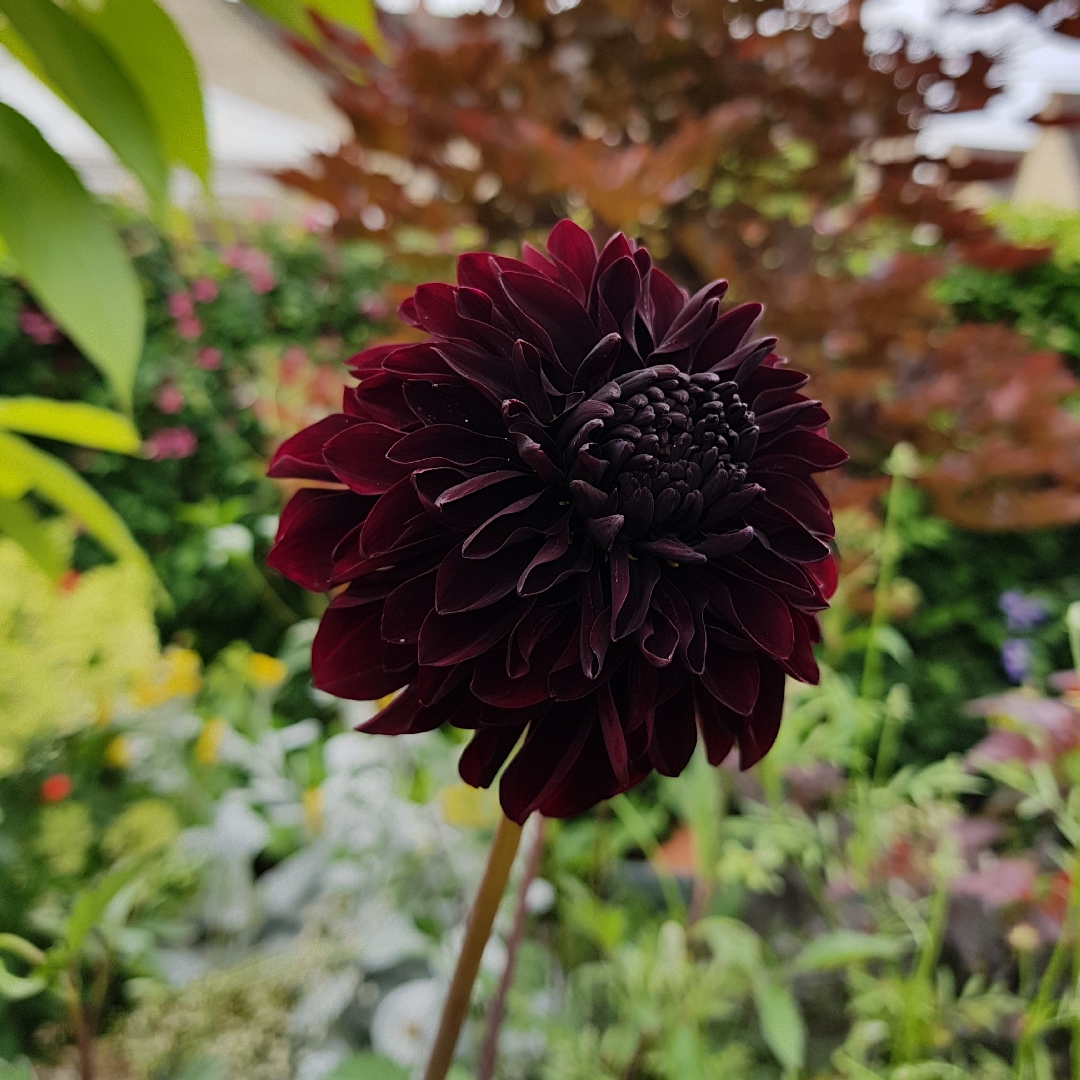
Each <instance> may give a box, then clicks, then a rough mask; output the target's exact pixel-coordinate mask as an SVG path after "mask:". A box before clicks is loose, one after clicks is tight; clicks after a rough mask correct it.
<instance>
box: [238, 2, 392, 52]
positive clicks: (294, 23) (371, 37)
mask: <svg viewBox="0 0 1080 1080" xmlns="http://www.w3.org/2000/svg"><path fill="white" fill-rule="evenodd" d="M247 2H248V4H249V5H250V6H251V7H253V8H256V9H257V10H258V11H261V12H262V13H263V14H264V15H267V16H269V17H270V18H271V19H273V20H274V21H275V22H277V23H280V24H281V25H282V26H284V27H285V29H286V30H291V31H292V32H293V33H294V34H297V35H298V36H300V37H302V38H305V39H306V40H308V41H318V39H319V34H318V31H317V30H316V28H315V25H314V23H312V21H311V18H310V16H309V15H308V9H309V8H310V9H311V10H312V11H315V12H318V14H319V15H321V16H322V17H323V18H324V19H329V20H330V22H335V23H337V24H338V25H339V26H344V27H345V28H346V29H348V30H352V31H353V32H354V33H357V34H359V35H360V36H361V37H362V38H363V39H364V41H366V42H367V44H368V45H369V46H370V47H371V51H372V52H373V53H375V55H376V56H377V57H379V59H380V60H383V61H389V58H390V50H389V49H388V48H387V47H386V41H385V39H384V38H383V36H382V33H381V31H380V30H379V23H378V20H377V18H376V11H375V4H374V3H373V0H310V2H309V3H303V2H301V0H247Z"/></svg>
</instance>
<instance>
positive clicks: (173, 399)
mask: <svg viewBox="0 0 1080 1080" xmlns="http://www.w3.org/2000/svg"><path fill="white" fill-rule="evenodd" d="M154 402H155V404H156V405H157V407H158V408H159V409H160V410H161V411H162V412H163V413H178V412H179V411H180V410H181V409H182V408H183V407H184V395H183V394H182V393H181V392H180V390H179V388H178V387H175V386H173V385H172V384H171V383H165V384H164V385H162V386H161V387H160V388H159V389H158V392H157V397H156V398H154Z"/></svg>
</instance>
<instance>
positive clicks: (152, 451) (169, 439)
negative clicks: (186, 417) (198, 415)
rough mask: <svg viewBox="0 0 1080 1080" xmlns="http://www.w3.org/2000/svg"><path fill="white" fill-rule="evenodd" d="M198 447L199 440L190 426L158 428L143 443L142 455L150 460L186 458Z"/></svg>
mask: <svg viewBox="0 0 1080 1080" xmlns="http://www.w3.org/2000/svg"><path fill="white" fill-rule="evenodd" d="M198 448H199V440H198V439H197V438H196V437H195V433H194V432H193V431H192V430H191V428H187V427H167V428H159V429H158V430H157V431H155V432H154V433H153V435H151V436H150V437H149V438H148V439H147V440H146V441H145V442H144V443H143V455H144V456H145V457H148V458H149V459H150V460H151V461H165V460H166V459H167V458H186V457H191V455H192V454H194V453H195V451H196V450H197V449H198Z"/></svg>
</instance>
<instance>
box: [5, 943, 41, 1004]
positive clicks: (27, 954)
mask: <svg viewBox="0 0 1080 1080" xmlns="http://www.w3.org/2000/svg"><path fill="white" fill-rule="evenodd" d="M0 950H3V951H4V952H8V953H11V954H12V955H13V956H17V957H19V959H20V960H25V961H26V962H27V963H28V964H32V965H33V966H34V967H38V966H39V965H40V964H42V963H43V962H44V960H45V954H44V953H43V952H42V951H41V950H40V949H39V948H38V947H37V946H36V945H35V944H34V943H33V942H32V941H27V940H26V938H22V937H19V936H18V935H17V934H0ZM44 989H45V980H44V979H40V978H37V977H34V976H32V977H29V978H23V977H22V976H19V975H12V973H11V972H10V971H8V969H7V968H6V967H4V964H3V962H2V961H0V998H7V999H8V1000H9V1001H21V1000H22V999H23V998H28V997H33V996H34V995H35V994H40V993H41V991H42V990H44Z"/></svg>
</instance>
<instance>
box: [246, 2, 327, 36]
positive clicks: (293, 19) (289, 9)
mask: <svg viewBox="0 0 1080 1080" xmlns="http://www.w3.org/2000/svg"><path fill="white" fill-rule="evenodd" d="M247 2H248V4H249V5H250V6H251V7H253V8H255V9H256V10H257V11H261V12H262V13H263V14H264V15H266V16H268V17H269V18H271V19H273V20H274V22H276V23H280V24H281V25H282V26H284V27H285V29H286V30H291V31H292V32H293V33H294V34H297V35H298V36H299V37H302V38H306V39H307V40H308V41H311V40H313V39H314V38H315V28H314V27H313V26H312V25H311V19H309V18H308V14H307V9H306V8H305V6H304V5H303V4H302V3H300V2H299V0H247Z"/></svg>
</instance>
